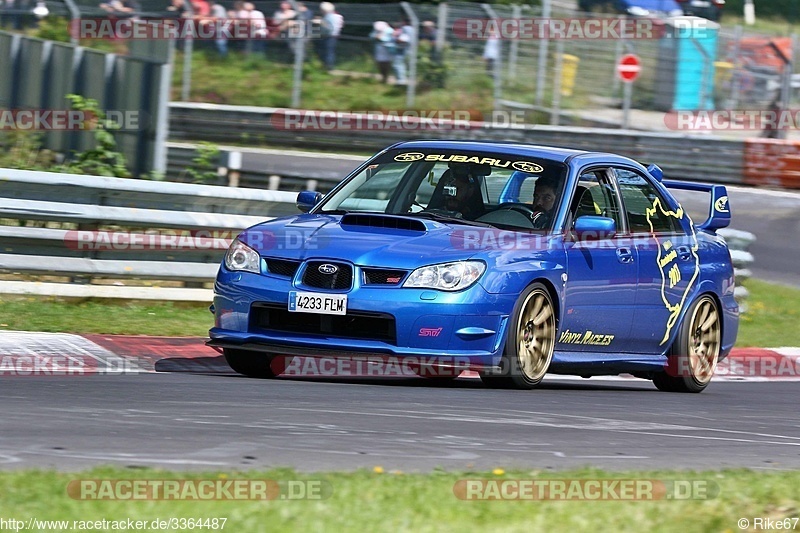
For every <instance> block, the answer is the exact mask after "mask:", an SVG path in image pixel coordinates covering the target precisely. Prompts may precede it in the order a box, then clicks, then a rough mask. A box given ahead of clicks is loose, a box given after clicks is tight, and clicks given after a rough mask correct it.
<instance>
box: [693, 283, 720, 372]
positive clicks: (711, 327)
mask: <svg viewBox="0 0 800 533" xmlns="http://www.w3.org/2000/svg"><path fill="white" fill-rule="evenodd" d="M689 332H690V335H691V337H690V341H689V347H688V348H689V365H690V366H691V370H692V377H693V378H694V380H695V381H697V382H698V383H699V384H701V385H705V384H706V383H708V382H709V381H711V376H713V375H714V370H716V368H717V360H718V359H719V351H720V341H721V337H722V327H721V325H720V320H719V311H718V310H717V305H716V303H715V302H714V300H713V299H712V298H710V297H708V296H706V297H704V298H703V299H702V300H700V302H698V304H697V306H696V307H695V308H694V313H693V315H692V321H691V326H690V328H689Z"/></svg>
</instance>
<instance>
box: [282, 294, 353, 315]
mask: <svg viewBox="0 0 800 533" xmlns="http://www.w3.org/2000/svg"><path fill="white" fill-rule="evenodd" d="M289 311H291V312H293V313H317V314H320V315H344V314H346V313H347V295H346V294H322V293H319V292H297V291H291V292H289Z"/></svg>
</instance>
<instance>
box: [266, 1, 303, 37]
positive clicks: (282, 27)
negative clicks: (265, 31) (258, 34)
mask: <svg viewBox="0 0 800 533" xmlns="http://www.w3.org/2000/svg"><path fill="white" fill-rule="evenodd" d="M296 16H297V13H295V11H294V9H292V4H290V3H289V2H281V7H280V9H278V10H277V11H276V12H275V13H274V14H273V15H272V23H273V24H274V25H275V26H277V27H278V31H279V32H281V33H284V32H286V30H287V29H288V28H289V24H290V23H291V21H292V20H294V18H295V17H296Z"/></svg>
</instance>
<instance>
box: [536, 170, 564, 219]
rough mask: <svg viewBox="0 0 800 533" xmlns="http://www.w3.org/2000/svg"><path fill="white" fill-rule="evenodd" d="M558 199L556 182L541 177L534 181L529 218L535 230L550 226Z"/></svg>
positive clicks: (549, 178)
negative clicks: (531, 212)
mask: <svg viewBox="0 0 800 533" xmlns="http://www.w3.org/2000/svg"><path fill="white" fill-rule="evenodd" d="M557 199H558V181H557V180H556V179H555V178H552V177H547V176H546V177H542V178H539V179H537V180H536V185H534V188H533V201H532V202H531V203H532V204H533V211H534V214H533V216H532V217H531V220H532V221H533V227H534V228H535V229H544V228H547V227H548V226H550V223H551V222H552V221H553V216H554V215H555V208H556V200H557Z"/></svg>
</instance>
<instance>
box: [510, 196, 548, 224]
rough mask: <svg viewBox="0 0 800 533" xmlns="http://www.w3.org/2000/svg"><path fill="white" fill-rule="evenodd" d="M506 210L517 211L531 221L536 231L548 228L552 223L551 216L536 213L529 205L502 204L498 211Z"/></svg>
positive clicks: (540, 212) (539, 212)
mask: <svg viewBox="0 0 800 533" xmlns="http://www.w3.org/2000/svg"><path fill="white" fill-rule="evenodd" d="M501 209H506V210H508V211H516V212H517V213H520V214H522V215H524V216H525V218H527V219H528V220H530V221H531V226H533V228H534V229H542V228H545V227H547V225H548V224H549V223H550V216H549V215H548V214H547V213H544V212H542V211H534V210H533V208H532V207H531V206H529V205H528V204H519V203H511V202H508V203H505V204H500V205H499V206H498V208H497V210H498V211H499V210H501Z"/></svg>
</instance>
